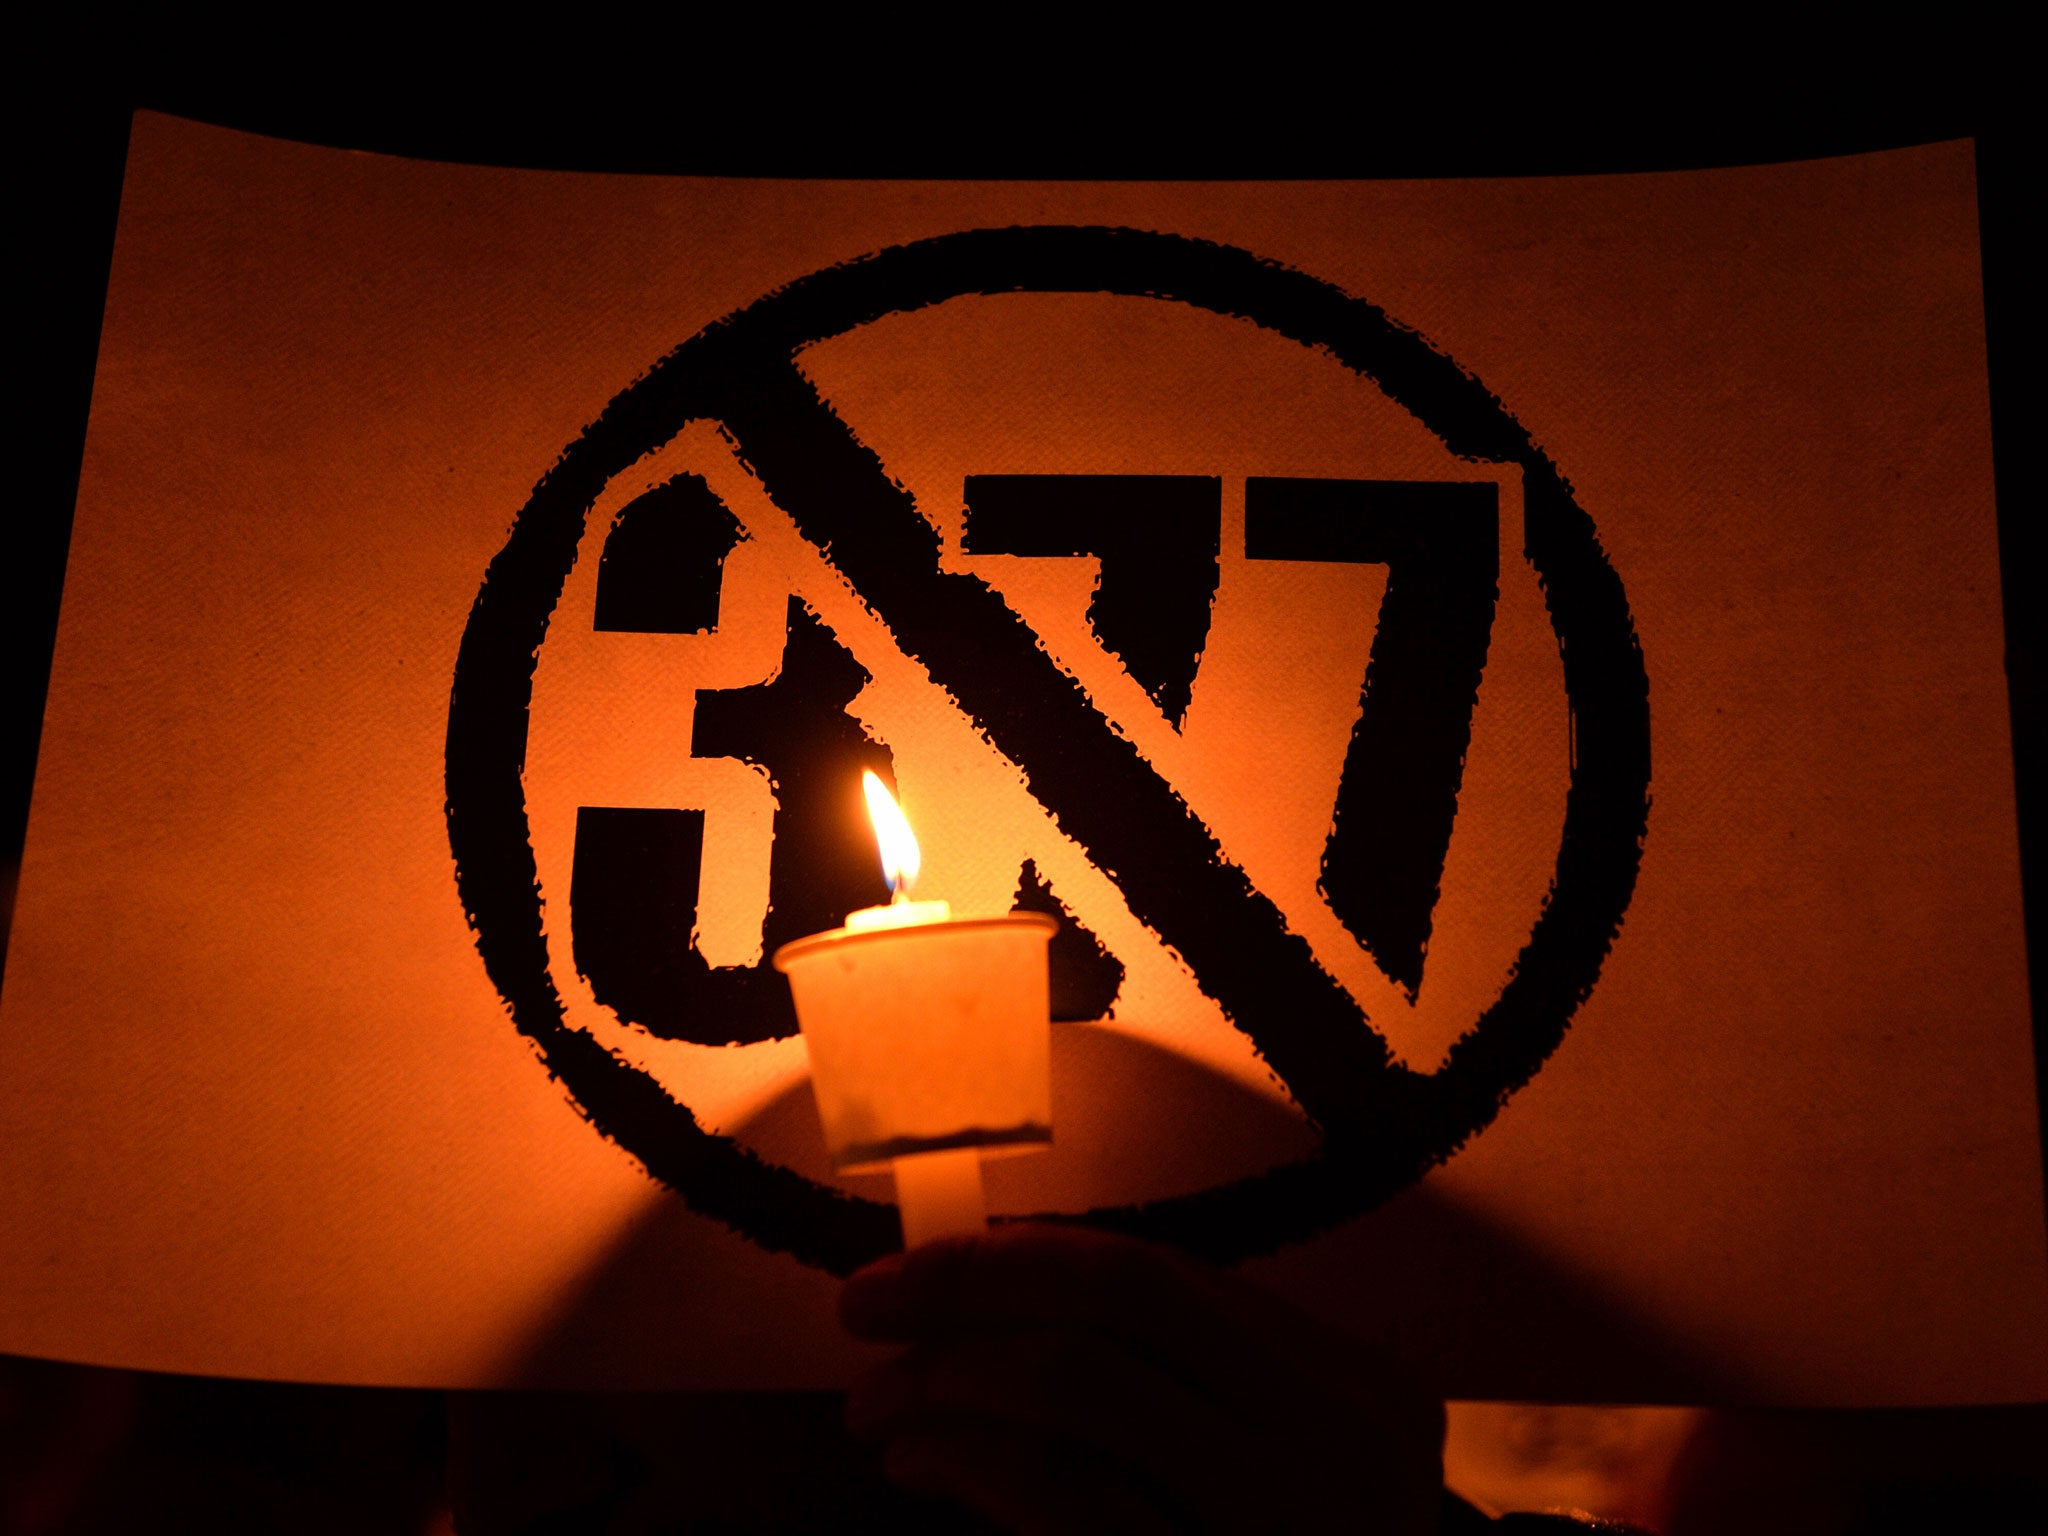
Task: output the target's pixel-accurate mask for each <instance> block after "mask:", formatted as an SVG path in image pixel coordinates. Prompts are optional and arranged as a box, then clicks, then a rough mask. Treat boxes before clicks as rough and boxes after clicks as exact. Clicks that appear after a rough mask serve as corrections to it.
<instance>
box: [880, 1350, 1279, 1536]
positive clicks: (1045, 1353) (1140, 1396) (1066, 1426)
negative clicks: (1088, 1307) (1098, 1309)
mask: <svg viewBox="0 0 2048 1536" xmlns="http://www.w3.org/2000/svg"><path fill="white" fill-rule="evenodd" d="M963 1414H964V1415H966V1416H968V1417H969V1418H971V1419H975V1420H993V1421H997V1422H1000V1423H1002V1424H1004V1425H1007V1426H1010V1427H1013V1428H1017V1429H1020V1430H1028V1431H1032V1432H1034V1433H1037V1434H1041V1435H1044V1436H1048V1437H1050V1438H1053V1439H1057V1440H1063V1441H1077V1442H1079V1443H1081V1444H1083V1445H1086V1446H1088V1447H1090V1448H1091V1449H1092V1450H1094V1451H1096V1452H1098V1453H1100V1454H1101V1455H1102V1456H1104V1457H1105V1458H1107V1460H1108V1461H1109V1462H1110V1463H1112V1464H1113V1465H1115V1466H1117V1467H1119V1468H1122V1469H1124V1470H1126V1471H1128V1472H1129V1473H1130V1474H1132V1475H1133V1476H1134V1478H1135V1479H1136V1480H1137V1481H1138V1482H1139V1483H1141V1484H1143V1485H1146V1486H1149V1487H1152V1488H1154V1489H1156V1490H1159V1491H1160V1492H1161V1494H1162V1495H1164V1497H1165V1502H1166V1503H1167V1504H1168V1505H1170V1506H1171V1507H1172V1508H1174V1509H1177V1510H1179V1511H1180V1512H1182V1513H1183V1514H1184V1515H1186V1516H1188V1517H1190V1518H1191V1519H1192V1518H1193V1517H1194V1516H1196V1515H1198V1514H1200V1515H1202V1516H1204V1517H1205V1519H1206V1520H1212V1521H1219V1522H1220V1523H1222V1524H1223V1525H1225V1526H1226V1527H1228V1526H1230V1525H1232V1524H1234V1523H1236V1517H1237V1516H1238V1515H1240V1514H1243V1515H1251V1514H1253V1513H1255V1512H1256V1510H1257V1509H1258V1507H1259V1502H1260V1492H1259V1489H1258V1488H1257V1487H1256V1486H1255V1485H1256V1484H1257V1483H1258V1481H1259V1479H1257V1478H1252V1477H1248V1476H1247V1475H1246V1463H1245V1451H1246V1449H1247V1445H1248V1443H1249V1442H1248V1439H1247V1436H1246V1433H1245V1430H1244V1428H1243V1427H1242V1426H1241V1425H1235V1424H1233V1423H1231V1422H1229V1420H1227V1419H1226V1417H1225V1416H1224V1415H1223V1414H1222V1413H1221V1412H1219V1411H1218V1410H1217V1409H1216V1408H1215V1407H1214V1406H1213V1405H1212V1404H1210V1403H1208V1402H1206V1401H1205V1400H1203V1399H1202V1398H1201V1397H1199V1396H1197V1395H1196V1394H1195V1393H1194V1392H1192V1391H1190V1390H1189V1389H1188V1388H1187V1387H1186V1386H1185V1385H1184V1384H1183V1383H1181V1382H1179V1381H1177V1380H1176V1379H1174V1378H1173V1377H1172V1376H1169V1375H1168V1374H1166V1373H1165V1372H1164V1371H1162V1370H1160V1369H1159V1368H1158V1367H1157V1366H1155V1365H1152V1364H1151V1363H1150V1362H1148V1361H1145V1360H1141V1359H1139V1358H1138V1357H1137V1356H1135V1355H1133V1354H1131V1353H1130V1352H1129V1351H1128V1350H1126V1349H1124V1348H1122V1347H1121V1346H1119V1345H1118V1344H1117V1343H1115V1342H1114V1341H1112V1340H1110V1339H1108V1338H1106V1337H1105V1336H1103V1335H1101V1334H1097V1333H1092V1332H1088V1331H1085V1330H1081V1329H1071V1328H1069V1329H1057V1330H1048V1329H1040V1330H1034V1331H1031V1332H1028V1333H1006V1334H970V1335H965V1336H963V1337H960V1338H958V1339H954V1340H951V1341H948V1342H946V1343H944V1344H939V1345H931V1346H925V1347H922V1348H920V1349H919V1350H917V1351H914V1352H913V1353H912V1354H910V1355H908V1356H906V1357H904V1358H903V1359H901V1360H898V1361H894V1362H891V1363H890V1364H889V1365H887V1366H884V1367H882V1368H881V1369H879V1370H877V1371H875V1372H873V1373H871V1374H870V1375H869V1376H868V1377H866V1378H864V1379H863V1380H862V1381H861V1382H859V1383H858V1384H857V1385H856V1387H855V1389H854V1391H853V1393H852V1394H851V1395H850V1396H849V1398H848V1403H847V1418H848V1424H849V1427H850V1428H852V1429H853V1431H854V1433H856V1434H860V1435H864V1436H868V1437H877V1436H886V1435H888V1434H890V1433H894V1432H900V1431H901V1430H902V1429H903V1428H904V1427H905V1426H907V1425H911V1424H915V1423H917V1422H919V1421H922V1420H927V1419H932V1418H951V1417H955V1416H959V1415H963Z"/></svg>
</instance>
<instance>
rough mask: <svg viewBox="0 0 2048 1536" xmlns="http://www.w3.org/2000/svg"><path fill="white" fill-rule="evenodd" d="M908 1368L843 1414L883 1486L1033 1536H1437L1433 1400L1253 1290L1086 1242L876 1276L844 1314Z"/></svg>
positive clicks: (917, 1253)
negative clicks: (1264, 1534)
mask: <svg viewBox="0 0 2048 1536" xmlns="http://www.w3.org/2000/svg"><path fill="white" fill-rule="evenodd" d="M840 1317H841V1320H842V1321H843V1322H844V1324H845V1326H846V1328H847V1329H848V1331H849V1332H851V1333H852V1334H853V1335H854V1336H855V1337H857V1338H861V1339H867V1340H872V1341H878V1342H899V1343H903V1344H907V1345H909V1346H910V1347H909V1349H908V1350H907V1351H906V1352H905V1353H904V1354H903V1355H902V1356H901V1357H899V1358H898V1359H896V1360H893V1361H891V1362H889V1363H888V1364H886V1365H882V1366H879V1367H877V1368H876V1369H874V1370H872V1371H870V1372H869V1373H868V1374H867V1375H866V1376H864V1377H863V1378H862V1379H861V1380H860V1381H858V1382H857V1383H856V1384H855V1385H854V1388H853V1390H852V1392H851V1394H850V1395H849V1397H848V1400H847V1422H848V1425H849V1427H850V1428H851V1429H852V1430H853V1432H854V1433H855V1434H858V1435H862V1436H864V1437H867V1438H870V1439H875V1440H879V1441H881V1442H882V1443H883V1445H884V1466H885V1469H886V1470H887V1472H888V1474H889V1476H890V1477H891V1478H892V1479H893V1480H894V1481H896V1482H898V1483H899V1484H901V1485H903V1486H904V1487H906V1488H909V1489H912V1490H913V1491H916V1492H919V1493H924V1494H929V1495H934V1496H938V1497H943V1498H950V1499H952V1500H955V1501H957V1502H959V1503H962V1504H965V1505H967V1506H968V1507H970V1508H972V1509H974V1510H976V1511H978V1512H980V1513H981V1514H983V1515H986V1516H988V1517H990V1518H991V1519H993V1520H995V1521H996V1522H997V1523H999V1524H1001V1525H1003V1526H1006V1527H1008V1528H1009V1529H1012V1530H1015V1531H1019V1532H1024V1533H1029V1536H1036V1533H1039V1532H1054V1531H1058V1532H1089V1531H1098V1530H1099V1531H1116V1532H1122V1533H1135V1532H1146V1531H1191V1530H1192V1531H1200V1530H1219V1531H1250V1530H1256V1531H1270V1532H1285V1531H1297V1530H1314V1531H1318V1532H1325V1531H1332V1530H1339V1529H1349V1530H1357V1531H1371V1532H1384V1533H1387V1536H1409V1533H1426V1532H1433V1531H1435V1530H1436V1529H1437V1519H1438V1512H1439V1508H1440V1501H1441V1497H1442V1487H1443V1462H1442V1449H1443V1424H1444V1412H1443V1403H1442V1401H1441V1399H1439V1398H1437V1397H1435V1396H1432V1395H1431V1394H1429V1393H1427V1392H1426V1391H1424V1390H1423V1388H1422V1387H1421V1386H1420V1385H1419V1384H1418V1383H1417V1382H1416V1381H1415V1380H1414V1379H1413V1378H1412V1377H1411V1376H1409V1375H1408V1374H1407V1373H1406V1372H1404V1371H1403V1370H1402V1369H1401V1368H1400V1367H1399V1366H1397V1365H1396V1364H1395V1363H1394V1362H1392V1361H1391V1360H1389V1359H1387V1358H1386V1357H1384V1356H1381V1355H1379V1354H1377V1353H1376V1352H1374V1351H1372V1350H1371V1349H1369V1348H1367V1347H1366V1346H1364V1345H1363V1344H1360V1343H1359V1342H1358V1341H1356V1340H1354V1339H1352V1338H1350V1337H1349V1336H1347V1335H1344V1334H1341V1333H1339V1332H1337V1331H1335V1330H1334V1329H1332V1328H1329V1327H1328V1326H1326V1325H1324V1324H1321V1323H1319V1322H1317V1321H1315V1320H1314V1319H1312V1318H1310V1317H1308V1316H1307V1315H1306V1314H1304V1313H1302V1312H1301V1311H1299V1310H1298V1309H1296V1308H1295V1307H1293V1306H1292V1305H1290V1304H1288V1303H1286V1302H1284V1301H1281V1300H1280V1299H1278V1298H1277V1297H1274V1296H1272V1295H1270V1294H1269V1293H1267V1292H1265V1291H1262V1290H1260V1289H1259V1288H1258V1287H1257V1286H1254V1285H1252V1284H1251V1283H1250V1282H1249V1281H1246V1280H1243V1279H1240V1278H1239V1277H1237V1276H1234V1275H1230V1274H1226V1273H1223V1272H1221V1271H1218V1270H1215V1269H1211V1268H1209V1267H1207V1266H1205V1265H1202V1264H1199V1263H1197V1262H1196V1261H1194V1260H1191V1259H1188V1258H1185V1257H1183V1256H1181V1255H1179V1254H1177V1253H1174V1252H1172V1251H1171V1250H1168V1249H1165V1248H1160V1247H1156V1246H1154V1245H1152V1244H1149V1243H1142V1242H1138V1241H1136V1240H1134V1239H1131V1238H1124V1237H1117V1236H1113V1235H1110V1234H1106V1233H1101V1232H1096V1231H1092V1230H1088V1229H1085V1228H1079V1227H1065V1226H1050V1225H1045V1226H1030V1225H1019V1226H1009V1227H1003V1228H999V1229H997V1230H995V1231H993V1232H991V1233H990V1234H989V1235H988V1236H986V1237H983V1238H976V1239H971V1240H965V1241H954V1242H945V1243H935V1244H932V1245H931V1246H929V1247H925V1248H919V1249H915V1250H913V1251H911V1252H909V1253H904V1254H895V1255H891V1256H890V1257H888V1258H884V1259H881V1260H878V1261H877V1262H875V1263H873V1264H871V1265H869V1266H868V1267H867V1268H865V1269H863V1270H861V1271H860V1272H859V1273H857V1274H855V1275H854V1276H853V1277H852V1278H851V1279H850V1280H848V1281H847V1283H846V1288H845V1290H844V1291H843V1292H842V1293H841V1295H840Z"/></svg>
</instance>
